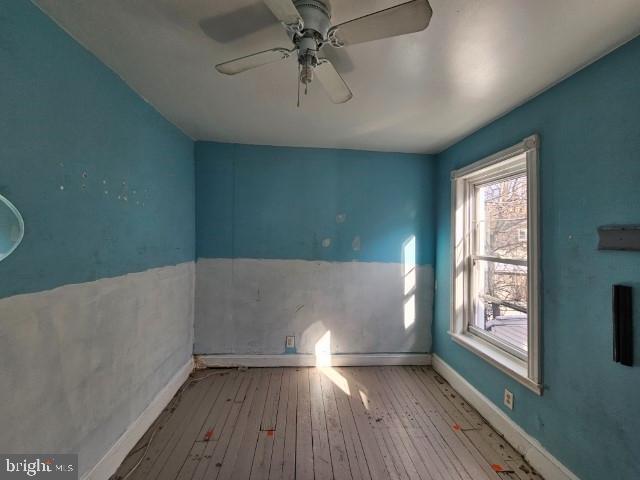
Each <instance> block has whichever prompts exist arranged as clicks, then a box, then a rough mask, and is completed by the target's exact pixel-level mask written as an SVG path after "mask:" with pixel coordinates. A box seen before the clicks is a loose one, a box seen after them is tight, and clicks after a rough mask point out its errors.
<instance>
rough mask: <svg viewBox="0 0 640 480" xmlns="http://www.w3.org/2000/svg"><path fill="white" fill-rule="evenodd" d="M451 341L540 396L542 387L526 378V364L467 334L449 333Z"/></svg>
mask: <svg viewBox="0 0 640 480" xmlns="http://www.w3.org/2000/svg"><path fill="white" fill-rule="evenodd" d="M449 335H451V339H452V340H453V341H454V342H456V343H457V344H458V345H460V346H462V347H464V348H466V349H467V350H469V351H471V352H473V353H475V354H476V355H478V356H479V357H481V358H482V359H483V360H485V361H486V362H488V363H490V364H491V365H493V366H494V367H496V368H498V369H499V370H500V371H502V372H503V373H505V374H507V375H509V376H510V377H511V378H513V379H514V380H516V381H517V382H519V383H521V384H522V385H524V386H525V387H527V388H528V389H529V390H531V391H532V392H534V393H535V394H537V395H542V385H540V384H538V383H536V382H534V381H533V380H531V379H530V378H529V377H528V369H527V364H526V362H523V361H522V360H520V359H519V358H516V357H514V356H513V355H509V354H508V353H506V352H503V351H502V350H500V349H499V348H497V347H496V346H494V345H492V344H490V343H489V342H486V341H484V340H482V339H480V338H478V337H476V336H473V335H470V334H468V333H466V334H465V333H453V332H449Z"/></svg>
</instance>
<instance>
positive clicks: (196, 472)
mask: <svg viewBox="0 0 640 480" xmlns="http://www.w3.org/2000/svg"><path fill="white" fill-rule="evenodd" d="M136 465H137V467H136ZM133 468H135V469H134V470H132V469H133ZM127 475H128V476H127ZM113 478H116V479H124V478H127V479H154V480H155V479H160V480H168V479H191V478H193V479H231V478H233V479H242V480H245V479H294V478H295V479H298V480H307V479H330V478H335V479H336V480H342V479H353V480H357V479H367V480H369V479H373V480H375V479H429V480H431V479H433V480H450V479H455V480H458V479H459V480H480V479H520V480H525V479H538V480H539V479H540V478H541V477H540V476H538V475H537V474H536V473H534V472H533V470H532V469H531V467H530V466H529V465H527V463H526V462H525V461H524V460H523V459H522V457H521V456H520V455H519V454H517V453H516V452H515V451H514V450H513V448H511V446H510V445H509V444H507V443H506V442H505V441H504V439H502V438H501V437H500V436H499V435H498V434H497V433H496V432H495V431H493V430H492V429H491V427H489V426H488V425H487V424H486V423H485V422H484V421H483V419H482V418H481V417H480V415H479V414H478V413H477V412H476V411H475V410H473V408H471V407H470V406H469V405H468V404H467V403H466V402H465V401H464V400H463V399H462V398H461V397H460V396H459V395H458V394H457V393H456V392H455V391H454V390H453V389H452V388H451V387H450V386H449V385H448V384H447V383H446V382H445V381H444V380H443V379H442V378H441V377H440V376H438V375H437V374H436V373H435V372H434V371H433V370H432V369H431V368H430V367H361V368H355V367H350V368H255V369H250V370H245V371H240V370H201V371H198V372H197V373H195V374H194V375H193V376H192V378H191V380H189V381H188V382H187V383H186V384H185V386H184V387H183V389H182V390H181V391H180V392H179V393H178V394H177V395H176V397H175V398H174V399H173V400H172V402H171V403H170V405H169V406H168V407H167V408H166V409H165V410H164V411H163V412H162V414H161V415H160V417H159V418H158V419H157V420H156V422H155V423H154V425H152V426H151V428H150V429H149V431H148V432H147V433H146V434H145V435H144V437H143V438H142V439H141V440H140V442H139V443H138V445H137V446H136V447H135V448H134V449H133V450H132V451H131V453H130V454H129V456H128V457H127V458H126V459H125V461H124V462H123V464H122V465H121V466H120V468H119V470H118V472H117V473H116V474H115V475H114V477H113Z"/></svg>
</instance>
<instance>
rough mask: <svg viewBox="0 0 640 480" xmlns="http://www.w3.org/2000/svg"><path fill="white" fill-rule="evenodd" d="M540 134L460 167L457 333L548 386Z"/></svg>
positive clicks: (488, 356) (529, 380)
mask: <svg viewBox="0 0 640 480" xmlns="http://www.w3.org/2000/svg"><path fill="white" fill-rule="evenodd" d="M537 157H538V137H537V136H532V137H528V138H526V139H525V140H523V141H522V142H521V143H519V144H518V145H515V146H513V147H511V148H509V149H507V150H504V151H502V152H499V153H497V154H496V155H493V156H491V157H489V158H486V159H484V160H481V161H479V162H476V163H474V164H472V165H470V166H468V167H465V168H463V169H460V170H456V171H454V172H453V174H452V182H453V183H452V195H453V197H452V199H453V202H452V203H453V210H452V230H453V231H452V240H453V245H452V253H453V255H452V258H453V265H452V267H453V270H452V272H453V275H452V278H453V288H452V297H453V298H452V311H451V332H450V333H451V335H452V338H453V339H454V340H455V341H456V342H458V343H459V344H461V345H463V346H464V347H466V348H468V349H470V350H471V351H473V352H475V353H476V354H478V355H479V356H481V357H482V358H484V359H485V360H487V361H489V362H490V363H492V364H494V365H495V366H497V367H498V368H500V369H501V370H503V371H504V372H506V373H507V374H509V375H511V376H512V377H514V378H515V379H517V380H518V381H520V382H521V383H523V384H524V385H526V386H528V387H529V388H531V389H532V390H534V391H536V392H537V393H541V386H540V385H541V375H540V365H539V361H540V356H539V352H540V346H539V333H540V325H539V314H538V304H539V301H538V278H539V273H538V174H537Z"/></svg>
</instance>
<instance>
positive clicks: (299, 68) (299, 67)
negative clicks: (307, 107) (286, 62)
mask: <svg viewBox="0 0 640 480" xmlns="http://www.w3.org/2000/svg"><path fill="white" fill-rule="evenodd" d="M301 69H302V67H301V66H300V64H299V63H298V77H297V79H298V108H300V70H301Z"/></svg>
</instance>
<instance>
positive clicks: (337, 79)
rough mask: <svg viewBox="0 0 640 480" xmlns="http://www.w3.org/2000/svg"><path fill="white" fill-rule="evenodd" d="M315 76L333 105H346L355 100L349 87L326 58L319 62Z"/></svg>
mask: <svg viewBox="0 0 640 480" xmlns="http://www.w3.org/2000/svg"><path fill="white" fill-rule="evenodd" d="M315 74H316V77H318V80H319V81H320V83H321V84H322V86H323V87H324V89H325V91H326V92H327V94H328V95H329V98H330V99H331V101H332V102H333V103H345V102H348V101H349V100H351V99H352V98H353V93H351V90H350V89H349V86H348V85H347V84H346V83H345V81H344V80H343V79H342V77H341V76H340V74H339V73H338V72H337V71H336V69H335V68H334V66H333V64H332V63H331V62H330V61H329V60H327V59H326V58H321V59H319V60H318V65H317V66H316V68H315Z"/></svg>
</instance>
